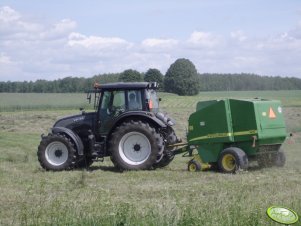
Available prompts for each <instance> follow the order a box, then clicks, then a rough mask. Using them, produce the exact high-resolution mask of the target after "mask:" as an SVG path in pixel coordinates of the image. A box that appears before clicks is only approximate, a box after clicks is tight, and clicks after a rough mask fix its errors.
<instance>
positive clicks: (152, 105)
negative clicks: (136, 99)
mask: <svg viewBox="0 0 301 226" xmlns="http://www.w3.org/2000/svg"><path fill="white" fill-rule="evenodd" d="M146 98H147V100H148V106H149V110H150V111H151V112H155V113H156V112H158V111H159V99H158V97H157V93H156V91H155V90H153V89H150V90H147V91H146Z"/></svg>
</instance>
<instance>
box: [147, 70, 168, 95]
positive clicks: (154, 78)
mask: <svg viewBox="0 0 301 226" xmlns="http://www.w3.org/2000/svg"><path fill="white" fill-rule="evenodd" d="M144 81H146V82H157V83H158V84H159V90H160V91H163V90H164V78H163V75H162V73H161V72H160V71H159V70H158V69H155V68H150V69H148V71H147V72H146V73H145V76H144Z"/></svg>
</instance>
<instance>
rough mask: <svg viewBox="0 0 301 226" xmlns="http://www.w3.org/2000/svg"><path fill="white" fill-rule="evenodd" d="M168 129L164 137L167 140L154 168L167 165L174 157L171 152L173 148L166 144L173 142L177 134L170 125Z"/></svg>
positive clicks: (175, 140)
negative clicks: (160, 157)
mask: <svg viewBox="0 0 301 226" xmlns="http://www.w3.org/2000/svg"><path fill="white" fill-rule="evenodd" d="M169 130H170V131H169V134H168V136H167V138H166V140H167V142H166V144H165V149H164V151H163V158H162V159H161V160H160V161H159V162H157V163H156V164H155V167H156V168H163V167H165V166H168V165H169V164H170V163H171V162H172V161H173V159H174V157H175V155H174V154H173V150H174V149H175V148H173V147H168V145H171V144H175V143H176V142H177V136H176V134H175V132H174V130H173V129H172V128H171V127H170V128H169Z"/></svg>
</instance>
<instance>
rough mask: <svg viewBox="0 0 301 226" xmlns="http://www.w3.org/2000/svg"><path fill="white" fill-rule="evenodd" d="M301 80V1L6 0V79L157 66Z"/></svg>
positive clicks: (1, 29)
mask: <svg viewBox="0 0 301 226" xmlns="http://www.w3.org/2000/svg"><path fill="white" fill-rule="evenodd" d="M178 58H188V59H190V60H191V61H192V62H193V63H194V64H195V65H196V67H197V70H198V71H199V72H200V73H205V72H209V73H212V72H217V73H224V72H225V73H240V72H246V73H256V74H261V75H273V76H276V75H280V76H294V77H299V78H301V1H300V0H265V1H262V0H243V1H242V0H223V1H221V0H185V1H183V0H164V1H163V0H149V1H141V0H126V1H125V0H110V1H101V0H94V1H92V0H89V1H79V0H78V1H75V0H73V1H71V0H70V1H63V0H60V1H57V0H52V1H38V0H26V1H24V0H18V1H17V0H15V1H6V0H0V80H1V81H8V80H11V81H17V80H18V81H23V80H36V79H47V80H53V79H57V78H63V77H66V76H82V77H91V76H93V75H95V74H101V73H108V72H112V73H113V72H121V71H123V70H125V69H129V68H132V69H136V70H138V71H140V72H145V71H146V70H147V69H149V68H158V69H159V70H161V72H162V73H165V72H166V70H167V69H168V67H169V66H170V64H171V63H173V62H174V61H175V60H176V59H178Z"/></svg>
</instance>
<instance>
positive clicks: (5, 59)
mask: <svg viewBox="0 0 301 226" xmlns="http://www.w3.org/2000/svg"><path fill="white" fill-rule="evenodd" d="M10 63H11V60H10V57H9V56H7V55H6V54H5V53H0V64H10Z"/></svg>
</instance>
